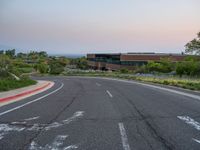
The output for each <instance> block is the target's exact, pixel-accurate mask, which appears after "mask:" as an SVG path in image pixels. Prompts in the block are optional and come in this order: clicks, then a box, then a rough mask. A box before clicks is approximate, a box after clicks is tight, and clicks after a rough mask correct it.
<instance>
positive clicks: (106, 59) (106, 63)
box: [87, 53, 187, 71]
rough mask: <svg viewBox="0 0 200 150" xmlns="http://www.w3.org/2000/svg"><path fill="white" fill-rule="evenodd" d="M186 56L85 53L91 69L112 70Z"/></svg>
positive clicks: (179, 58)
mask: <svg viewBox="0 0 200 150" xmlns="http://www.w3.org/2000/svg"><path fill="white" fill-rule="evenodd" d="M186 56H187V55H184V54H166V53H126V54H121V53H114V54H87V60H88V65H89V66H90V67H91V68H92V69H98V70H113V71H114V70H119V69H122V68H127V69H134V68H135V67H136V66H142V65H146V64H147V63H148V61H157V62H159V61H160V60H162V59H170V60H171V61H173V62H177V61H183V60H184V59H185V57H186Z"/></svg>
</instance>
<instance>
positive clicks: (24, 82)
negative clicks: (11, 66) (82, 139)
mask: <svg viewBox="0 0 200 150" xmlns="http://www.w3.org/2000/svg"><path fill="white" fill-rule="evenodd" d="M36 83H37V82H36V81H34V80H31V79H29V78H22V79H21V80H14V79H11V78H4V79H1V80H0V91H8V90H12V89H16V88H21V87H25V86H29V85H33V84H36Z"/></svg>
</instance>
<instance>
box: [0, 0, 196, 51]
mask: <svg viewBox="0 0 200 150" xmlns="http://www.w3.org/2000/svg"><path fill="white" fill-rule="evenodd" d="M199 6H200V1H199V0H176V1H174V0H167V1H166V0H153V1H147V0H101V1H98V0H84V1H82V0H76V1H74V0H68V1H66V0H58V1H54V0H48V1H47V0H43V1H41V0H29V1H26V0H12V1H7V0H1V1H0V26H1V28H0V46H1V47H0V48H2V47H13V48H17V49H20V50H31V49H32V50H46V51H48V52H49V53H88V52H90V53H91V52H92V53H94V52H170V53H172V52H174V53H177V52H181V51H184V45H185V44H186V43H187V42H188V41H189V40H192V39H193V38H195V36H196V33H197V32H199V31H200V9H199Z"/></svg>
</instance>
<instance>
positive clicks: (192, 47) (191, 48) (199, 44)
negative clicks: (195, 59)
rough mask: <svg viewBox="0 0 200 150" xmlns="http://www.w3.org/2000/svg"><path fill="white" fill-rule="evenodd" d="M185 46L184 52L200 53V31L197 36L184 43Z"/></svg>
mask: <svg viewBox="0 0 200 150" xmlns="http://www.w3.org/2000/svg"><path fill="white" fill-rule="evenodd" d="M185 48H186V53H189V54H197V55H200V32H199V33H198V34H197V38H195V39H193V40H192V41H190V42H188V43H187V44H186V45H185Z"/></svg>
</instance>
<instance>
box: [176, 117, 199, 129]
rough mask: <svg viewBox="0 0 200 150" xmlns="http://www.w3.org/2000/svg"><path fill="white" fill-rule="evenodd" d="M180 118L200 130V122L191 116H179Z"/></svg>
mask: <svg viewBox="0 0 200 150" xmlns="http://www.w3.org/2000/svg"><path fill="white" fill-rule="evenodd" d="M177 117H178V118H179V119H180V120H182V121H184V122H185V123H187V124H189V125H191V126H192V127H194V128H195V129H197V130H200V123H199V122H197V121H195V120H194V119H192V118H190V117H189V116H177Z"/></svg>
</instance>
